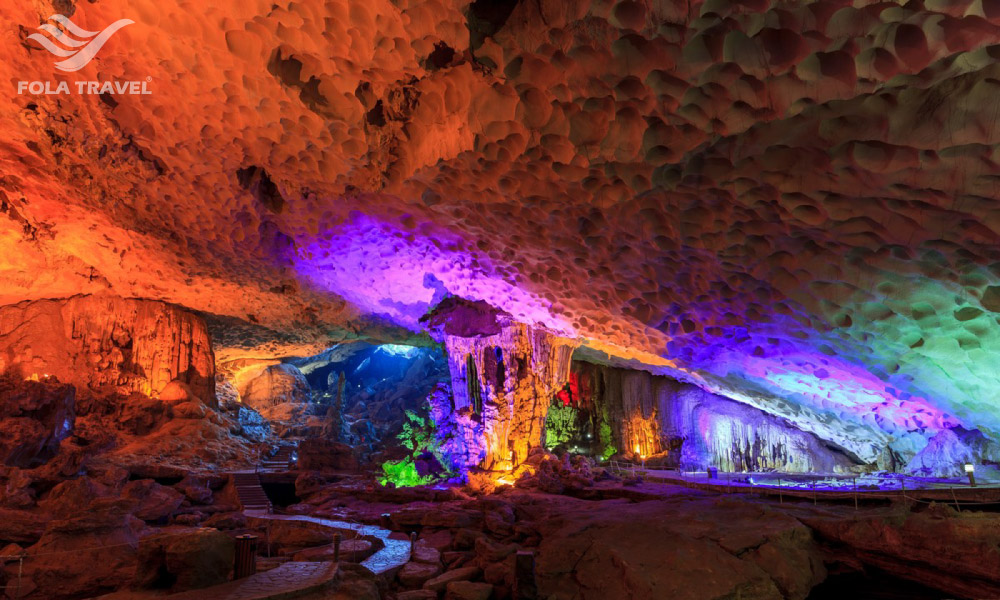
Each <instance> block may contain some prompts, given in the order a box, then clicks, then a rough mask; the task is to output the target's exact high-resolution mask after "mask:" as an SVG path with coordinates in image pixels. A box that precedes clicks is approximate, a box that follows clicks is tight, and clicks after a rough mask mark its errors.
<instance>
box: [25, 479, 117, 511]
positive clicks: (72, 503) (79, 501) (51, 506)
mask: <svg viewBox="0 0 1000 600" xmlns="http://www.w3.org/2000/svg"><path fill="white" fill-rule="evenodd" d="M110 494H111V490H109V489H108V487H107V486H105V485H103V484H101V483H99V482H97V481H95V480H93V479H91V478H90V477H87V476H85V475H84V476H81V477H76V478H74V479H68V480H66V481H64V482H62V483H60V484H59V485H57V486H55V487H54V488H52V490H50V491H49V493H48V494H47V495H46V496H45V498H43V499H42V500H41V501H40V502H39V503H38V506H39V508H41V509H42V510H44V511H46V512H47V513H49V514H50V515H52V516H53V517H55V518H57V519H68V518H70V517H73V516H75V515H77V514H79V513H80V511H81V510H86V507H87V506H89V505H90V503H91V502H93V501H94V500H96V499H97V498H104V497H107V496H109V495H110Z"/></svg>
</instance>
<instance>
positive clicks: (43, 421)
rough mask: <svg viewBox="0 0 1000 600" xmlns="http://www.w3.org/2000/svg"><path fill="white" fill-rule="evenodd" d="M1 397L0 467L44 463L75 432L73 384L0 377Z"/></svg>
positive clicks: (48, 379) (49, 379) (47, 379)
mask: <svg viewBox="0 0 1000 600" xmlns="http://www.w3.org/2000/svg"><path fill="white" fill-rule="evenodd" d="M0 362H2V361H0ZM0 398H2V399H3V402H0V464H5V465H12V466H18V467H29V466H35V465H38V464H41V463H44V462H46V461H48V460H49V459H50V458H52V457H53V456H54V455H55V454H56V453H57V452H58V451H59V444H60V442H61V441H62V440H63V439H64V438H66V437H67V436H68V435H69V434H70V433H71V432H72V430H73V423H74V420H75V418H76V416H75V408H76V390H75V388H74V387H73V386H72V385H65V384H60V383H59V382H58V381H57V380H55V379H54V378H49V377H45V378H44V379H43V380H41V381H18V380H15V379H14V378H12V377H0Z"/></svg>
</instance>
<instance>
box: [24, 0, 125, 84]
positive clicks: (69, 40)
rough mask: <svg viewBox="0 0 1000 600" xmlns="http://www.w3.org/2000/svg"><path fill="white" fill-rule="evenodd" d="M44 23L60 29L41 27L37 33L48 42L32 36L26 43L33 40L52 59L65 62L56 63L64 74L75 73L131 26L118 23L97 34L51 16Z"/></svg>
mask: <svg viewBox="0 0 1000 600" xmlns="http://www.w3.org/2000/svg"><path fill="white" fill-rule="evenodd" d="M48 20H49V21H54V22H55V23H57V24H59V25H62V27H63V29H60V28H59V27H57V26H56V25H53V24H52V23H45V24H44V25H42V26H41V27H39V28H38V30H39V31H42V32H45V33H47V34H49V36H51V38H50V37H47V36H44V35H42V34H41V33H33V34H31V35H29V36H28V39H29V40H35V41H36V42H38V43H39V44H41V46H42V47H43V48H45V49H46V50H48V51H49V53H51V54H52V55H54V56H58V57H59V58H65V59H66V60H61V61H59V62H57V63H56V68H57V69H59V70H60V71H66V72H67V73H72V72H74V71H79V70H80V69H82V68H84V67H85V66H87V64H88V63H89V62H90V61H91V60H93V58H94V57H95V56H96V55H97V53H98V52H100V51H101V48H103V47H104V44H105V43H107V41H108V40H109V39H111V36H113V35H114V34H116V33H118V30H120V29H121V28H122V27H125V26H126V25H131V24H132V23H135V21H133V20H131V19H119V20H117V21H115V22H114V23H112V24H111V25H108V26H107V27H105V28H104V31H101V32H97V31H87V30H86V29H83V28H81V27H80V26H79V25H77V24H76V23H74V22H73V21H70V20H69V19H67V18H66V16H65V15H59V14H56V15H52V16H51V17H49V18H48ZM71 34H72V35H71ZM73 36H76V37H73ZM53 40H55V41H53ZM56 42H58V44H57V43H56Z"/></svg>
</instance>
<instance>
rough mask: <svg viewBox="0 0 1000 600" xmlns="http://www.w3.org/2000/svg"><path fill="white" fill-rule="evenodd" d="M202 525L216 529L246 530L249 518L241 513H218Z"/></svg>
mask: <svg viewBox="0 0 1000 600" xmlns="http://www.w3.org/2000/svg"><path fill="white" fill-rule="evenodd" d="M202 525H204V526H205V527H214V528H216V529H244V528H246V526H247V518H246V516H245V515H244V514H243V513H241V512H224V513H216V514H214V515H212V516H211V517H209V518H207V519H205V522H204V523H202Z"/></svg>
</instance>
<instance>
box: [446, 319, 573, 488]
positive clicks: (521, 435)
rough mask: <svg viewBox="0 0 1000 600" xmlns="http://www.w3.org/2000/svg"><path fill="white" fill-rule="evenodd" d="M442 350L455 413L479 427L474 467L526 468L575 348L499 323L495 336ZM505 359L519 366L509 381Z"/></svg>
mask: <svg viewBox="0 0 1000 600" xmlns="http://www.w3.org/2000/svg"><path fill="white" fill-rule="evenodd" d="M445 347H446V349H447V350H448V357H449V366H450V368H451V373H452V390H453V391H454V393H455V398H454V401H455V409H456V411H461V410H462V409H463V408H466V407H468V409H467V410H471V411H472V412H473V413H475V414H479V415H480V420H481V422H482V424H483V436H484V446H485V450H486V454H485V456H486V458H485V459H484V460H483V461H482V462H481V464H480V465H478V466H480V467H482V468H485V469H489V470H503V469H510V468H513V467H514V466H516V465H518V464H520V463H522V462H524V460H525V459H526V458H527V456H528V451H529V450H530V449H531V448H532V447H535V446H540V445H541V443H542V436H543V433H544V424H545V415H546V413H547V411H548V406H549V403H550V401H551V399H552V397H553V396H554V395H555V394H556V393H557V392H558V391H559V390H560V389H561V388H562V387H563V385H565V383H566V382H567V381H568V379H569V369H570V361H571V358H572V354H573V349H574V348H575V343H574V342H572V341H571V340H567V339H564V338H560V337H558V336H555V335H552V334H551V333H549V332H547V331H545V330H541V329H535V328H533V327H530V326H528V325H525V324H522V323H516V322H513V321H511V320H509V319H503V321H502V323H501V326H500V331H499V332H498V333H495V334H492V335H485V336H474V337H461V336H457V335H446V336H445ZM509 357H513V358H514V361H515V364H517V365H518V368H517V369H516V372H515V376H513V377H511V376H510V374H508V373H507V369H506V366H505V364H504V359H505V358H508V359H509ZM480 373H482V374H483V376H482V377H480V376H479V374H480ZM473 380H474V381H475V382H473ZM480 403H481V405H480Z"/></svg>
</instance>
